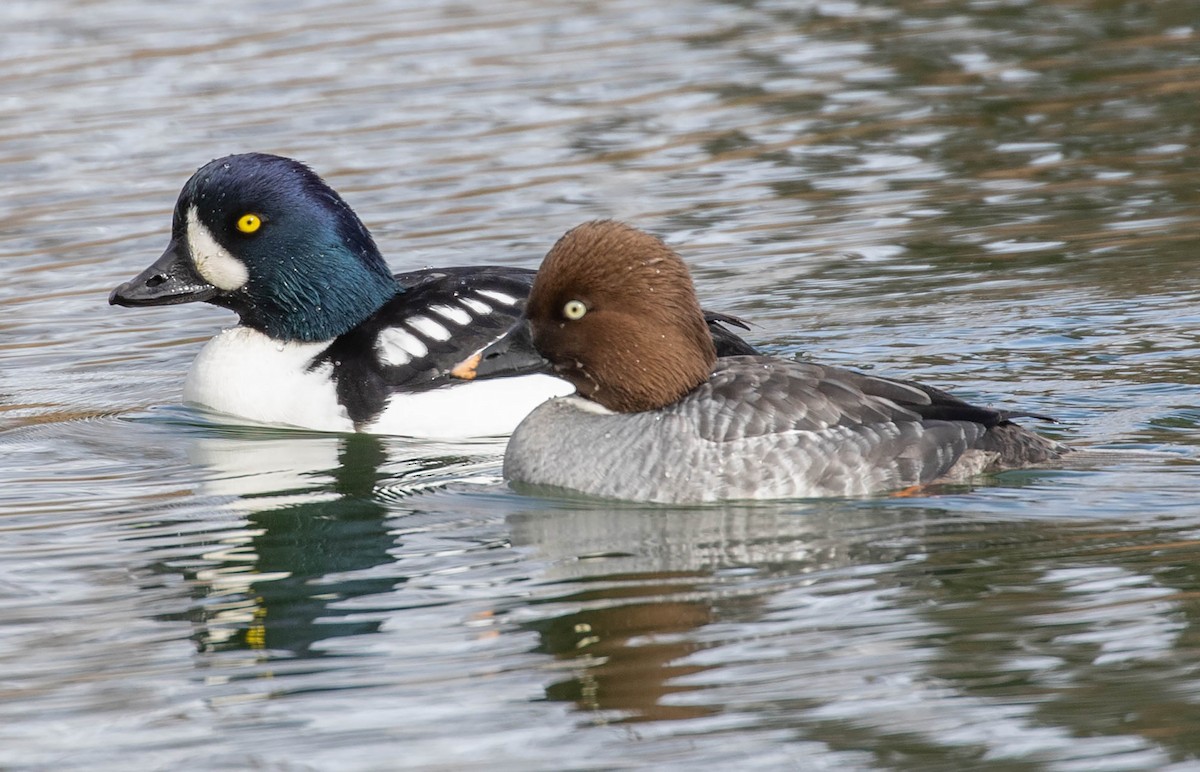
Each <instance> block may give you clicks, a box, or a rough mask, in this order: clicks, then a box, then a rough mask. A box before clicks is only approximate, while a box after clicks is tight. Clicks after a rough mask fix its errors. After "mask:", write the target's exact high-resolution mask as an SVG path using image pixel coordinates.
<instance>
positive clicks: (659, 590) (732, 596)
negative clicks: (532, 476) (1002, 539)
mask: <svg viewBox="0 0 1200 772" xmlns="http://www.w3.org/2000/svg"><path fill="white" fill-rule="evenodd" d="M837 519H838V520H839V521H841V524H840V525H839V526H838V528H839V529H840V528H842V527H844V528H846V529H848V533H850V534H852V533H854V531H855V530H856V529H857V528H872V527H876V526H877V525H879V524H880V523H882V522H887V521H890V520H891V519H892V518H891V516H890V515H888V514H886V513H872V512H871V511H870V510H865V511H864V512H863V514H862V516H855V515H850V516H847V515H846V514H845V513H843V514H841V515H839V516H838V518H837ZM918 522H919V519H917V520H916V521H914V522H912V523H910V524H909V525H910V526H911V525H915V524H916V523H918ZM830 525H831V523H830V522H829V521H828V520H827V519H826V518H825V517H824V516H823V515H822V512H821V508H820V506H819V505H814V506H813V507H809V508H801V509H800V510H799V511H788V510H787V509H785V508H782V507H778V506H762V507H739V506H719V507H711V508H707V507H706V508H701V509H696V510H685V509H675V508H658V509H656V508H642V507H637V506H621V505H617V506H605V505H595V506H592V507H586V508H583V509H576V510H567V511H563V510H560V509H557V508H553V509H551V510H549V511H536V512H527V513H523V514H521V515H517V516H514V517H512V518H510V526H511V527H512V529H513V539H514V543H515V544H518V545H520V544H529V545H531V546H535V547H536V548H537V549H538V551H539V552H540V553H541V555H542V557H544V558H546V559H549V560H550V561H551V562H552V567H551V568H550V569H549V570H548V571H547V574H546V576H545V577H544V578H543V580H542V581H543V588H544V589H545V590H548V591H551V592H554V594H553V595H551V596H549V597H542V598H540V599H539V600H538V601H537V604H536V606H537V608H538V609H539V611H540V612H541V613H542V614H544V613H545V609H544V608H543V607H544V606H549V607H551V608H557V607H559V606H565V607H568V608H571V609H572V610H571V611H569V612H567V613H564V614H561V615H550V616H540V618H539V619H537V620H536V621H532V622H527V623H524V624H523V625H522V627H523V628H524V629H529V630H533V631H535V632H537V633H538V635H539V638H540V640H541V644H540V645H539V647H538V649H537V650H538V651H541V652H545V653H549V654H552V655H554V656H555V658H556V659H558V660H559V661H563V662H570V663H571V664H572V671H573V673H574V675H573V676H572V677H571V678H570V679H568V680H565V681H560V682H557V683H555V684H552V685H551V686H549V687H548V688H547V690H546V696H547V697H548V698H549V699H551V700H564V701H571V702H574V703H575V704H576V705H577V706H578V707H579V708H580V709H582V710H586V711H589V712H592V713H594V714H595V718H596V720H597V721H605V722H608V721H655V720H679V719H688V718H697V717H700V716H704V715H709V714H712V713H716V712H719V711H720V708H719V707H717V706H716V705H714V704H708V703H706V702H705V695H704V694H703V693H701V694H697V695H693V696H692V697H691V698H689V699H686V700H682V701H681V700H680V699H679V696H680V695H683V694H685V693H688V692H693V691H696V690H697V689H700V687H698V686H695V685H689V684H690V683H693V682H702V681H703V680H705V679H704V678H703V677H701V674H702V673H704V672H705V671H707V670H710V669H711V667H712V666H710V665H703V664H699V663H697V662H696V661H694V659H693V658H691V657H690V655H693V654H695V653H696V652H699V651H701V650H703V649H705V648H707V647H708V645H707V644H704V643H701V641H704V640H705V639H706V638H708V637H709V636H708V635H707V634H705V633H703V632H700V631H701V628H704V627H706V626H708V625H711V624H713V623H721V624H729V623H732V622H734V621H735V620H736V622H737V623H739V624H745V623H751V622H754V621H757V620H761V619H762V616H763V614H764V613H766V609H767V607H769V605H770V601H769V598H770V596H771V595H774V594H776V593H778V592H780V591H781V590H782V589H784V588H786V587H789V586H794V585H795V583H796V581H797V580H799V582H800V583H801V584H803V583H805V582H806V581H807V580H806V579H805V578H804V577H807V576H808V575H809V574H812V573H814V572H820V571H826V570H831V569H835V568H845V567H847V566H856V565H860V564H870V563H873V562H875V561H878V560H880V559H881V558H882V559H885V560H887V559H891V558H894V557H898V555H899V553H897V552H896V550H895V548H894V547H892V546H887V547H885V548H883V550H877V549H867V550H863V549H861V548H860V547H859V546H857V545H856V544H855V543H854V542H845V541H843V540H842V538H841V537H839V536H838V535H837V532H836V531H835V532H834V533H830V532H829V527H830ZM885 554H886V556H887V557H884V556H885ZM750 577H753V579H751V580H750V582H751V586H753V585H757V586H758V589H750V588H748V587H746V586H745V585H746V582H747V579H748V578H750ZM736 586H741V589H739V590H737V591H731V590H726V588H732V587H736ZM564 588H565V590H566V592H565V593H562V594H559V593H558V592H556V591H557V590H560V589H564ZM681 681H684V682H685V683H681ZM610 712H615V713H610Z"/></svg>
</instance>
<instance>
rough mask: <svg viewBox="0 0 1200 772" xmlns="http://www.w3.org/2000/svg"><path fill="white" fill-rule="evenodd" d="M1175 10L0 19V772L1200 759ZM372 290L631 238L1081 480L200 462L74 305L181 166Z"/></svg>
mask: <svg viewBox="0 0 1200 772" xmlns="http://www.w3.org/2000/svg"><path fill="white" fill-rule="evenodd" d="M1197 18H1200V17H1197V15H1196V9H1195V5H1194V3H1190V2H1159V3H1147V4H1134V3H1109V2H1101V1H1100V0H1090V1H1089V0H1080V1H1079V2H1048V3H1025V2H916V1H915V0H909V1H908V2H893V3H887V4H883V3H858V2H852V1H845V2H843V1H842V0H829V1H828V2H805V1H804V0H789V1H788V2H771V1H767V0H764V1H762V2H755V0H746V1H739V2H725V3H723V2H719V1H718V0H666V1H665V2H658V3H652V4H651V3H642V2H630V1H628V0H610V1H609V2H605V3H570V2H560V1H558V0H539V1H538V2H533V1H532V0H526V1H524V2H521V1H520V0H518V2H510V3H483V2H479V1H478V0H456V1H455V2H436V1H435V2H432V3H431V2H422V3H417V2H411V0H376V1H374V2H372V1H369V0H343V2H326V3H315V2H300V3H297V2H286V3H285V2H270V1H267V2H259V3H249V4H248V3H242V2H236V3H235V2H232V1H231V0H217V1H215V2H208V3H193V4H176V3H155V4H151V3H138V2H105V3H94V2H86V1H85V0H75V1H74V2H72V1H71V0H38V1H37V2H33V1H32V0H25V1H21V0H10V1H9V2H6V3H5V4H3V6H2V7H0V30H3V32H0V40H2V42H3V45H0V83H2V84H3V86H2V87H0V179H2V180H3V185H0V307H2V308H3V313H2V314H0V352H2V356H3V367H2V368H0V453H2V454H3V458H4V464H3V468H2V469H0V532H2V534H0V766H3V767H5V768H11V769H23V768H30V769H37V768H54V769H62V768H77V767H83V766H87V767H89V768H95V769H110V768H111V769H117V768H119V769H182V768H193V769H218V768H221V769H234V768H237V769H241V768H268V769H310V768H311V769H354V770H358V769H361V770H368V769H393V768H424V769H469V768H479V769H484V768H486V769H546V770H551V769H553V770H559V769H593V768H605V769H614V768H629V767H632V766H636V765H639V764H644V765H647V766H652V767H655V768H664V769H665V768H685V767H687V768H695V767H698V766H700V767H706V768H714V769H781V768H797V769H821V768H838V769H842V768H869V767H876V768H895V769H964V768H997V769H1005V770H1009V769H1032V768H1049V769H1078V770H1084V769H1086V770H1094V769H1144V768H1152V767H1167V766H1172V765H1175V766H1178V767H1179V768H1183V767H1185V766H1191V765H1195V764H1197V763H1200V732H1197V730H1196V727H1197V726H1200V602H1198V600H1197V599H1198V598H1200V464H1198V463H1197V462H1198V453H1197V449H1198V447H1200V435H1198V433H1197V428H1198V424H1200V389H1198V387H1197V384H1198V383H1200V356H1198V355H1200V290H1197V289H1196V287H1197V284H1198V283H1200V282H1198V281H1197V279H1198V276H1197V274H1198V271H1197V268H1196V258H1197V251H1198V247H1200V227H1198V225H1200V207H1198V204H1200V156H1198V152H1197V146H1196V140H1197V136H1198V133H1197V129H1198V126H1197V121H1198V116H1200V113H1198V112H1197V110H1196V104H1197V102H1198V97H1200V30H1198V29H1197V28H1196V26H1195V25H1196V23H1197ZM246 150H262V151H270V152H276V153H283V154H287V155H293V156H296V157H299V158H301V159H302V160H304V161H306V162H308V163H310V164H312V165H313V166H314V167H315V168H316V169H317V170H318V171H319V172H321V173H322V174H323V175H324V176H326V178H327V179H328V180H329V181H330V182H331V183H332V184H333V185H334V186H335V187H337V188H338V189H339V190H340V191H341V192H342V193H343V194H344V195H345V196H346V197H347V199H348V200H349V201H350V203H351V204H352V205H353V206H354V207H355V208H356V209H357V210H358V211H359V212H360V214H361V215H362V216H363V218H364V219H365V221H366V222H367V223H368V224H369V225H370V226H371V227H372V229H373V230H374V232H375V234H376V237H377V239H378V240H379V242H380V245H381V246H382V247H383V249H384V251H385V254H387V255H388V257H389V259H390V262H391V264H392V266H393V267H394V268H395V269H396V270H397V271H399V270H404V269H409V268H414V267H420V266H424V265H438V264H449V263H460V264H461V263H468V264H470V263H474V264H483V263H494V262H498V263H510V264H516V265H526V266H533V265H536V264H537V261H538V259H539V258H540V256H541V255H542V254H543V253H544V252H545V250H546V249H547V248H548V247H549V245H550V244H551V243H552V242H553V241H554V239H555V238H556V237H557V236H558V235H559V234H560V233H561V232H562V231H564V230H565V229H566V228H568V227H570V226H571V225H574V224H576V223H578V222H580V221H582V220H584V219H589V218H595V217H607V216H615V217H621V218H625V219H628V220H630V221H632V222H634V223H636V224H638V225H640V226H643V227H646V228H649V229H651V230H653V231H655V232H658V233H660V234H662V235H664V236H665V237H666V238H667V239H668V240H669V241H670V242H671V243H673V244H675V245H677V246H678V247H679V249H680V250H681V251H682V252H683V253H684V255H685V257H686V258H687V259H688V261H689V263H690V264H691V265H692V266H693V269H694V272H695V275H696V279H697V283H698V285H699V288H700V291H701V294H702V296H703V299H704V301H705V303H706V305H708V306H709V307H711V308H719V309H722V310H726V311H730V312H733V313H736V314H739V315H742V316H745V317H747V318H748V319H751V320H753V321H754V322H756V323H757V324H758V325H759V326H758V327H757V328H756V329H755V330H754V331H753V333H752V334H751V337H752V338H753V339H754V340H756V341H757V342H759V343H761V344H763V345H764V346H765V347H766V348H767V349H769V350H771V351H773V352H775V353H778V354H780V355H784V356H790V355H793V354H801V355H804V356H809V355H811V356H813V357H815V358H819V359H821V360H822V361H829V362H837V363H842V364H853V365H855V366H859V367H865V368H874V369H876V370H877V371H879V372H885V373H890V374H897V375H907V376H911V377H917V378H920V379H921V380H924V381H927V382H930V383H933V384H936V385H939V386H944V387H953V388H954V389H955V390H956V391H958V392H960V393H962V394H963V395H965V396H969V397H972V398H975V399H979V400H982V401H984V402H987V403H1003V404H1014V405H1020V406H1022V407H1024V408H1026V409H1030V410H1036V411H1039V412H1043V413H1048V414H1051V415H1054V416H1056V417H1058V418H1059V419H1060V421H1061V423H1059V424H1057V425H1044V426H1041V427H1039V428H1040V429H1041V430H1043V431H1045V432H1046V433H1049V434H1052V435H1054V436H1056V437H1060V438H1062V439H1064V440H1066V441H1068V442H1072V443H1075V444H1078V445H1082V446H1088V447H1094V448H1099V449H1104V450H1107V451H1111V453H1110V454H1109V455H1107V456H1105V457H1102V458H1101V459H1099V460H1095V461H1093V462H1092V463H1088V464H1085V465H1076V466H1075V467H1073V468H1067V469H1051V470H1035V471H1025V472H1019V473H1009V474H1004V475H1000V476H998V477H995V478H991V479H987V480H981V481H979V482H978V484H976V485H973V486H972V487H971V488H966V487H956V488H949V489H944V490H940V491H937V492H934V493H931V494H930V495H927V496H922V497H916V498H908V499H897V498H887V497H882V498H878V499H869V500H855V501H821V502H799V503H797V502H790V503H765V504H761V505H755V506H728V507H705V508H700V509H663V508H643V507H636V506H612V505H602V504H588V503H580V502H577V501H574V502H572V501H555V500H549V499H538V498H531V497H523V496H518V495H516V494H514V493H512V492H510V491H508V490H507V489H506V488H505V487H504V486H503V485H502V484H501V483H500V481H499V477H498V471H499V463H498V459H499V456H500V453H501V452H502V445H501V444H500V443H493V444H478V445H470V446H461V445H460V446H440V445H431V444H428V443H416V442H411V441H406V440H402V439H397V438H372V437H344V436H330V435H314V434H305V433H299V432H284V431H266V430H250V429H245V428H237V427H228V426H221V425H220V424H218V423H215V422H214V421H213V420H212V419H211V418H208V417H205V416H201V415H197V414H195V413H193V412H191V411H188V410H186V409H184V408H182V407H180V406H179V405H178V402H179V391H180V386H181V382H182V378H183V374H184V372H185V371H186V369H187V366H188V363H189V362H190V360H191V358H192V357H193V356H194V355H195V353H196V351H197V350H198V348H199V346H200V344H201V342H202V341H203V340H204V339H206V338H207V337H209V336H211V335H212V334H213V333H214V332H215V331H216V330H218V329H219V328H220V327H221V326H222V325H227V324H229V323H230V322H231V321H232V319H231V318H230V317H229V316H228V315H227V314H226V313H225V312H222V311H220V310H218V309H214V308H208V307H186V306H185V307H173V308H166V309H151V310H142V311H131V310H127V309H115V308H109V307H108V306H106V305H105V297H106V294H107V291H108V290H109V289H110V288H111V287H112V286H113V285H115V284H116V283H118V282H119V281H122V280H124V279H126V278H128V277H129V276H131V275H132V274H133V273H136V272H137V271H138V270H140V269H141V268H142V267H144V266H145V265H146V264H148V263H149V262H150V261H151V260H152V259H153V258H155V257H157V255H158V254H159V252H160V251H161V249H162V248H163V246H164V245H165V243H166V240H167V234H168V228H169V217H170V212H171V208H172V205H173V203H174V198H175V195H176V193H177V192H178V188H179V187H180V186H181V185H182V183H183V182H184V180H186V179H187V177H188V176H189V175H190V174H191V172H192V171H193V170H194V169H195V168H196V167H197V166H199V165H200V164H202V163H204V162H205V161H207V160H209V159H210V158H213V157H216V156H220V155H224V154H226V153H230V152H238V151H246Z"/></svg>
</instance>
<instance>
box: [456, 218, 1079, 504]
mask: <svg viewBox="0 0 1200 772" xmlns="http://www.w3.org/2000/svg"><path fill="white" fill-rule="evenodd" d="M530 335H531V336H532V342H533V344H534V345H535V346H536V347H537V349H538V351H540V352H541V353H542V354H543V355H544V356H545V357H546V358H547V359H548V360H549V363H548V365H547V366H546V370H547V371H552V372H555V373H557V374H559V375H561V376H562V377H564V378H566V379H567V380H568V381H570V382H571V383H573V384H574V385H575V388H576V389H577V394H576V395H575V396H568V397H565V398H561V399H552V400H550V401H548V402H545V403H543V404H542V405H541V406H540V407H538V408H537V409H535V410H534V411H533V412H532V413H531V414H530V415H529V416H528V417H527V418H526V419H525V420H524V421H522V422H521V424H520V425H519V426H518V427H517V429H516V430H515V432H514V433H513V435H512V437H511V439H510V440H509V443H508V449H507V452H506V453H505V456H504V475H505V477H506V478H508V479H509V480H510V481H512V482H514V483H518V484H522V485H527V486H538V487H543V486H544V487H548V488H552V489H560V490H568V491H577V492H581V493H585V494H590V495H595V496H601V497H605V498H613V499H624V500H632V501H648V502H662V503H691V502H702V501H715V500H726V499H774V498H793V497H818V496H860V495H866V494H871V493H876V492H882V491H888V490H896V489H901V488H905V487H908V486H916V485H922V484H925V483H929V482H933V481H939V480H946V479H954V478H959V477H963V476H966V475H970V474H977V473H979V472H983V471H991V470H998V469H1005V468H1011V467H1019V466H1026V465H1029V464H1036V463H1041V462H1044V461H1048V460H1050V459H1053V458H1056V457H1058V456H1059V455H1061V454H1062V453H1064V452H1065V451H1066V450H1067V449H1066V448H1065V447H1064V446H1062V445H1059V444H1058V443H1055V442H1052V441H1050V440H1047V439H1045V438H1042V437H1040V436H1038V435H1036V434H1033V433H1031V432H1029V431H1027V430H1025V429H1022V428H1021V427H1019V426H1017V425H1016V424H1014V423H1012V422H1011V420H1010V419H1012V418H1014V417H1017V416H1019V415H1022V414H1018V413H1011V412H1007V411H1003V410H993V409H990V408H985V407H977V406H974V405H970V404H968V403H966V402H963V401H962V400H960V399H957V398H955V397H953V396H951V395H949V394H947V393H945V392H943V391H939V390H938V389H934V388H930V387H928V386H923V385H921V384H918V383H913V382H911V381H900V380H891V379H888V378H879V377H875V376H871V375H866V374H863V373H858V372H854V371H852V370H843V369H841V368H837V367H826V366H822V365H816V364H806V363H800V362H794V361H786V360H781V359H775V358H771V357H765V356H739V357H731V358H725V359H718V358H717V356H716V353H715V351H714V350H713V344H712V340H711V336H710V335H709V334H708V331H707V330H706V328H705V324H704V316H703V314H702V313H701V311H700V306H699V305H698V304H697V302H696V294H695V291H694V289H693V287H692V281H691V278H690V277H689V275H688V270H687V267H686V266H685V265H684V263H683V260H682V259H681V258H680V257H679V255H677V254H676V253H675V252H673V251H672V250H671V249H670V248H669V247H667V246H666V245H665V244H663V243H662V242H661V241H659V240H658V239H656V238H654V237H653V236H650V235H649V234H647V233H643V232H641V231H638V230H635V229H633V228H631V227H628V226H626V225H622V224H620V223H616V222H612V221H604V222H592V223H586V224H584V225H581V226H579V227H577V228H575V229H574V230H572V231H570V232H568V233H567V234H566V235H565V236H563V237H562V239H560V240H559V241H558V243H557V244H555V245H554V247H553V248H552V249H551V250H550V253H549V254H548V255H546V259H545V261H544V262H543V263H542V266H541V269H540V270H539V271H538V274H537V278H536V279H535V280H534V283H533V289H532V290H531V293H530V296H529V301H528V304H527V306H526V309H525V319H524V320H523V321H522V322H519V323H518V324H517V325H515V326H514V327H513V328H512V329H511V330H510V331H509V333H508V335H507V336H506V338H507V339H508V340H509V341H511V340H517V341H520V340H521V339H522V338H525V339H528V338H529V336H530ZM506 346H510V344H509V343H508V341H503V342H501V343H499V344H496V345H492V346H489V347H485V348H484V349H482V350H480V351H479V352H476V354H474V355H472V356H471V357H469V358H468V359H466V360H464V362H463V363H462V364H460V365H459V366H458V367H457V368H455V370H454V372H455V374H456V375H457V376H458V377H462V378H471V377H473V376H475V375H476V374H478V373H480V372H481V371H482V372H485V373H486V372H502V371H503V368H504V366H505V359H506V356H507V354H506V353H505V347H506ZM511 348H512V349H513V350H519V349H520V346H519V345H511Z"/></svg>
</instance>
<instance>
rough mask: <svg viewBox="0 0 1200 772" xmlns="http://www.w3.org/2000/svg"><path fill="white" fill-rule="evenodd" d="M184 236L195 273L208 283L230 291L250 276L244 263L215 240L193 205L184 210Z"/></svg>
mask: <svg viewBox="0 0 1200 772" xmlns="http://www.w3.org/2000/svg"><path fill="white" fill-rule="evenodd" d="M185 235H186V237H187V246H188V252H189V253H190V254H191V256H192V263H193V264H195V266H196V273H198V274H200V276H201V278H203V279H204V280H205V281H206V282H208V283H209V284H211V285H213V286H214V287H216V288H217V289H221V290H225V291H226V292H230V291H233V290H235V289H238V288H239V287H241V286H242V285H243V284H245V283H246V281H247V280H248V279H249V278H250V273H249V271H247V270H246V264H245V263H243V262H242V261H241V260H238V259H237V258H236V257H234V256H233V255H232V254H231V253H230V251H229V250H228V249H226V248H225V247H223V246H221V245H220V244H218V243H217V240H216V239H215V238H213V235H212V231H210V230H209V229H208V226H206V225H205V224H204V223H202V222H200V214H199V213H198V212H197V211H196V207H194V206H193V207H190V208H189V209H188V213H187V232H186V234H185Z"/></svg>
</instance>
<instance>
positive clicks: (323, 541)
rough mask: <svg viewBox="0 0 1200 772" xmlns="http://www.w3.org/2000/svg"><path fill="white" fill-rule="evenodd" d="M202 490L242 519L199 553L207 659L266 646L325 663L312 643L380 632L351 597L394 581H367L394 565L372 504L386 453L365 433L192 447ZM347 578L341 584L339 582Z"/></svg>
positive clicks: (216, 441)
mask: <svg viewBox="0 0 1200 772" xmlns="http://www.w3.org/2000/svg"><path fill="white" fill-rule="evenodd" d="M189 456H190V457H191V459H192V461H193V462H195V463H198V464H200V465H202V466H203V467H205V468H206V469H207V470H208V471H209V473H210V476H209V480H208V481H207V482H206V483H205V493H207V494H210V495H211V494H216V495H230V496H234V497H235V498H234V499H233V500H232V501H230V503H229V504H228V505H227V506H228V507H229V508H230V509H233V510H236V511H240V512H244V513H245V517H246V523H245V526H244V527H243V528H239V529H238V531H237V535H236V536H235V537H233V538H232V539H229V540H227V541H226V542H225V543H223V544H222V546H221V548H219V549H217V550H214V551H212V552H210V553H208V554H207V555H206V556H205V557H206V558H207V559H208V561H212V562H211V563H209V565H208V566H207V567H206V568H204V569H202V570H199V571H198V572H197V573H196V579H197V580H198V586H200V587H202V588H205V589H206V591H207V595H206V597H205V599H204V600H205V602H204V603H202V604H199V605H198V606H197V610H196V611H195V612H194V613H195V614H196V615H197V618H196V620H195V621H196V622H197V623H198V631H197V633H196V642H197V645H198V646H199V647H200V649H201V650H202V651H220V650H229V649H271V650H275V651H279V650H282V651H287V652H289V653H290V654H291V655H293V656H295V657H315V656H320V655H321V651H320V650H319V648H318V647H317V646H316V644H318V643H320V642H322V641H327V640H328V639H331V638H337V637H342V636H351V635H361V634H365V633H372V632H375V631H376V630H378V628H379V625H380V624H381V622H380V620H378V619H370V618H363V615H362V610H361V609H360V610H355V611H351V610H343V609H339V607H338V604H339V603H342V602H345V601H346V600H348V599H353V598H357V597H362V596H365V595H372V594H375V593H383V592H387V591H389V590H391V589H392V588H393V587H394V586H395V584H396V583H397V581H399V580H398V579H397V578H396V577H395V576H382V577H377V578H372V577H370V576H363V574H362V571H363V570H364V569H370V568H372V567H374V566H378V565H381V564H385V563H390V562H391V561H392V559H391V556H390V555H389V550H391V549H392V547H393V546H394V539H393V537H392V535H391V534H389V532H388V528H387V527H386V524H385V517H386V513H387V510H386V508H385V507H384V506H383V505H382V504H381V503H380V502H379V501H378V500H377V498H376V496H375V487H376V483H377V482H378V481H379V479H380V471H379V468H380V466H381V465H382V464H383V463H384V461H385V460H386V457H387V456H386V450H385V448H384V446H383V444H382V443H381V442H380V440H379V439H378V438H375V437H371V436H367V435H346V436H322V437H312V436H305V437H303V438H302V439H292V438H286V439H274V440H272V439H259V440H255V441H248V440H245V439H235V438H228V437H212V438H202V439H199V440H198V441H197V442H196V443H195V445H194V446H193V447H192V448H191V450H190V452H189ZM342 577H345V578H342Z"/></svg>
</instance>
